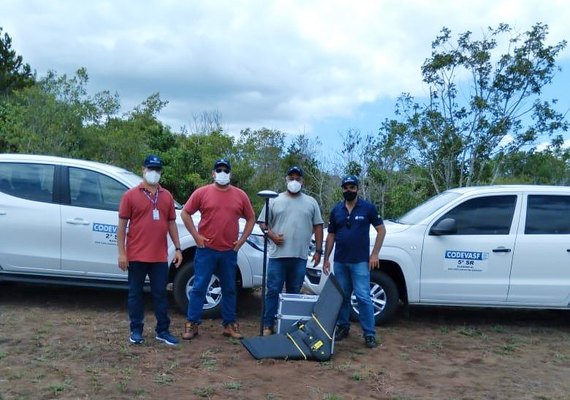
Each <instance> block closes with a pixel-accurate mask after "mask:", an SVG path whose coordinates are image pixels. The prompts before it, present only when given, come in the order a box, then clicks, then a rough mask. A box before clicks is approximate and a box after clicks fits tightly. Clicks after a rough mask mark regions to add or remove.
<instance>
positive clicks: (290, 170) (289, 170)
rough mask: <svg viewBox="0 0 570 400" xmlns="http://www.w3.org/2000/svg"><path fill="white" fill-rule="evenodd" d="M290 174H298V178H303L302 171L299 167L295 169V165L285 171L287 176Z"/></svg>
mask: <svg viewBox="0 0 570 400" xmlns="http://www.w3.org/2000/svg"><path fill="white" fill-rule="evenodd" d="M291 174H299V176H301V177H302V176H303V170H302V169H301V167H297V166H296V165H294V166H292V167H291V168H289V169H288V170H287V175H291Z"/></svg>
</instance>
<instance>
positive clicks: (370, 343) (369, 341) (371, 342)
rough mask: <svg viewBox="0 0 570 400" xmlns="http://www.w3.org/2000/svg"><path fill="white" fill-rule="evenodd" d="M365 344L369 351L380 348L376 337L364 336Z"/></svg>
mask: <svg viewBox="0 0 570 400" xmlns="http://www.w3.org/2000/svg"><path fill="white" fill-rule="evenodd" d="M364 344H365V345H366V347H368V348H369V349H373V348H374V347H376V346H378V343H376V337H374V336H364Z"/></svg>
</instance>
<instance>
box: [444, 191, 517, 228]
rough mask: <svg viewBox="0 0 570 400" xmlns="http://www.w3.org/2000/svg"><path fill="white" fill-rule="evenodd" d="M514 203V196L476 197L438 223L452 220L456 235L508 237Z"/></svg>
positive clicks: (450, 212) (462, 204)
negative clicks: (447, 219) (455, 227)
mask: <svg viewBox="0 0 570 400" xmlns="http://www.w3.org/2000/svg"><path fill="white" fill-rule="evenodd" d="M516 201H517V196H515V195H509V196H486V197H477V198H475V199H471V200H467V201H465V202H463V203H461V204H460V205H458V206H457V207H455V208H454V209H453V210H451V211H449V212H447V213H446V214H445V215H444V216H443V217H441V218H440V219H439V221H441V220H443V219H445V218H453V219H454V220H455V222H456V224H457V233H456V235H508V234H509V231H510V229H511V224H512V221H513V215H514V212H515V205H516ZM439 221H438V222H439Z"/></svg>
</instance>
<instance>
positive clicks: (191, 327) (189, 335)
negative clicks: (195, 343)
mask: <svg viewBox="0 0 570 400" xmlns="http://www.w3.org/2000/svg"><path fill="white" fill-rule="evenodd" d="M196 336H198V324H196V323H194V322H186V323H185V324H184V332H182V339H184V340H192V339H194V338H195V337H196Z"/></svg>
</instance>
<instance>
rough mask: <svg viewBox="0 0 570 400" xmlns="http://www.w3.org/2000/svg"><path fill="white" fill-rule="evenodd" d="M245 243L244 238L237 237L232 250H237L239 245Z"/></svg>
mask: <svg viewBox="0 0 570 400" xmlns="http://www.w3.org/2000/svg"><path fill="white" fill-rule="evenodd" d="M244 243H245V240H242V239H239V240H236V241H235V242H234V251H239V249H240V248H241V246H243V244H244Z"/></svg>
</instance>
